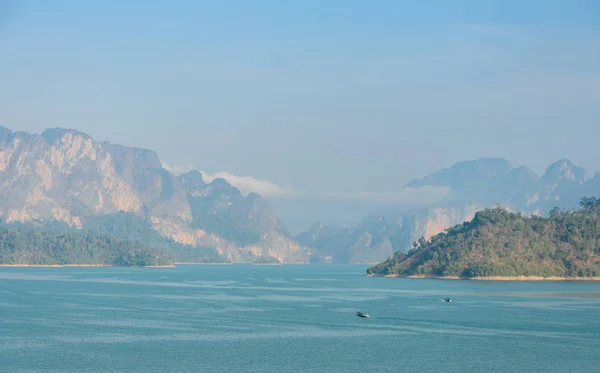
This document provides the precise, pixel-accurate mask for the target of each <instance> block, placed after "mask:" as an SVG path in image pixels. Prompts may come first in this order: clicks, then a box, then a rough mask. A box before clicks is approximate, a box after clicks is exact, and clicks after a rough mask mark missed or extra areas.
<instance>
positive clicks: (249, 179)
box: [163, 163, 451, 204]
mask: <svg viewBox="0 0 600 373" xmlns="http://www.w3.org/2000/svg"><path fill="white" fill-rule="evenodd" d="M163 167H164V168H165V169H167V170H169V171H170V172H172V173H173V174H175V175H180V174H182V173H186V172H189V171H191V170H194V169H196V168H195V167H194V166H192V165H179V166H174V165H169V164H166V163H163ZM199 172H200V173H201V174H202V178H203V179H204V181H205V182H206V183H211V182H212V181H213V180H215V179H217V178H221V179H225V180H226V181H227V182H228V183H229V184H231V185H233V186H234V187H236V188H238V189H239V190H240V192H242V194H244V195H248V194H250V193H258V194H260V195H261V196H263V197H265V198H280V199H283V198H286V199H299V200H302V199H304V200H339V201H364V202H378V203H410V204H427V203H434V202H439V201H442V200H447V199H448V198H449V196H450V193H451V190H450V188H447V187H432V186H424V187H420V188H402V189H400V190H398V191H389V192H368V191H346V192H326V193H307V192H303V191H299V190H296V189H294V188H293V187H292V186H290V185H286V186H280V185H277V184H275V183H273V182H271V181H268V180H260V179H257V178H255V177H253V176H239V175H234V174H232V173H229V172H216V173H214V174H209V173H207V172H204V171H199Z"/></svg>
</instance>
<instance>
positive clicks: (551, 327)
mask: <svg viewBox="0 0 600 373" xmlns="http://www.w3.org/2000/svg"><path fill="white" fill-rule="evenodd" d="M365 268H366V267H365V266H351V265H347V266H344V265H314V266H301V265H284V266H251V265H233V266H227V265H224V266H210V265H206V266H200V265H199V266H194V265H185V266H178V267H177V268H175V269H168V268H166V269H160V268H156V269H127V268H6V267H5V268H0V371H1V372H11V373H13V372H28V373H33V372H73V373H86V372H111V373H117V372H136V373H137V372H140V373H141V372H144V373H148V372H161V373H163V372H261V373H269V372H278V373H281V372H323V373H328V372H344V373H347V372H445V373H455V372H456V373H458V372H594V373H597V372H598V371H600V284H599V283H593V282H579V283H574V282H543V283H541V282H524V283H519V282H479V281H447V280H446V281H444V280H415V279H412V280H411V279H388V278H371V277H363V276H361V275H362V274H363V273H364V270H365ZM447 296H449V297H451V298H452V299H453V302H452V303H445V302H442V301H441V299H442V298H444V297H447ZM356 311H363V312H367V313H369V314H370V315H371V316H372V317H371V318H370V319H361V318H358V317H356V316H355V312H356Z"/></svg>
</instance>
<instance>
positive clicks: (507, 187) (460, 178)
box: [296, 158, 600, 261]
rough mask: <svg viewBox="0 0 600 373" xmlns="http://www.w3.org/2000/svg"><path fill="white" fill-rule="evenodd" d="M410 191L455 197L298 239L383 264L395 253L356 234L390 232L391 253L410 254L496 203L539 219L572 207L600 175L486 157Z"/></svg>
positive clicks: (317, 229)
mask: <svg viewBox="0 0 600 373" xmlns="http://www.w3.org/2000/svg"><path fill="white" fill-rule="evenodd" d="M406 187H407V188H415V189H418V188H422V187H446V188H449V189H450V191H451V193H450V196H449V197H448V199H447V200H446V201H444V202H441V203H437V204H433V205H425V206H422V207H420V208H416V209H411V210H410V211H402V212H400V213H398V214H397V215H393V214H392V215H390V214H387V215H386V216H380V221H381V224H382V225H383V226H384V227H382V226H376V227H372V228H369V229H367V230H361V228H359V227H364V224H363V223H361V224H359V225H358V226H357V227H354V228H346V229H344V230H340V229H336V228H335V227H327V226H323V225H318V226H312V227H311V228H309V230H308V231H307V232H304V233H301V234H299V235H297V236H296V239H297V240H298V241H299V242H300V243H302V244H303V245H306V246H309V247H311V248H314V249H315V250H318V251H319V252H320V253H321V254H323V255H325V256H329V257H331V258H328V259H329V260H332V261H336V258H352V257H354V255H355V254H356V255H358V256H357V257H356V258H358V257H365V255H363V254H361V253H371V256H370V258H373V257H375V258H378V259H379V261H382V260H384V259H385V258H386V257H389V256H390V255H391V253H390V252H389V251H386V250H383V249H382V246H381V245H380V244H378V245H379V246H377V245H375V244H373V243H371V242H369V241H368V240H363V241H360V244H358V242H359V241H358V237H359V236H360V235H358V234H357V232H361V233H360V234H361V235H363V237H367V236H368V235H373V236H376V235H378V234H379V235H381V232H386V233H385V237H386V240H387V242H389V243H390V244H391V250H392V251H406V250H408V249H409V248H410V247H411V246H412V243H413V242H415V241H417V240H418V239H419V238H420V237H424V238H425V239H429V238H430V237H432V236H434V235H436V234H438V233H440V232H444V231H445V230H446V229H448V228H450V227H452V226H454V225H456V224H461V223H462V222H464V221H469V220H471V219H473V217H474V216H475V213H476V212H477V211H480V210H483V209H485V208H489V207H494V206H496V205H498V206H502V207H504V208H507V209H508V210H511V211H515V212H521V213H524V214H535V215H544V214H548V213H549V211H550V210H551V209H552V208H554V207H559V208H562V209H565V208H574V207H576V206H577V204H578V202H579V200H580V198H581V197H582V196H586V195H597V194H599V193H600V174H596V175H595V176H594V177H593V178H591V179H588V178H587V177H586V173H585V171H584V170H583V169H581V168H580V167H577V166H575V165H574V164H573V163H571V162H570V161H569V160H567V159H562V160H559V161H557V162H555V163H553V164H551V165H550V166H549V167H548V168H547V170H546V172H545V173H544V174H543V175H542V176H541V177H540V176H539V175H537V174H536V173H535V172H533V171H532V170H530V169H529V168H527V167H516V168H513V166H512V165H511V164H510V163H509V162H508V161H507V160H505V159H503V158H482V159H478V160H471V161H465V162H460V163H457V164H455V165H453V166H451V167H449V168H445V169H442V170H439V171H437V172H434V173H432V174H430V175H427V176H425V177H424V178H422V179H414V180H412V181H410V182H409V183H408V184H407V185H406ZM370 219H372V217H371V218H370ZM377 242H379V241H377ZM332 253H334V254H335V255H332ZM344 260H346V259H344Z"/></svg>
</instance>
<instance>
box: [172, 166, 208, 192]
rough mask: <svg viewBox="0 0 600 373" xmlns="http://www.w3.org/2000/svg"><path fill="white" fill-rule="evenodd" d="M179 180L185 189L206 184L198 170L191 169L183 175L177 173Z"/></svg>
mask: <svg viewBox="0 0 600 373" xmlns="http://www.w3.org/2000/svg"><path fill="white" fill-rule="evenodd" d="M179 180H180V181H181V183H182V185H183V187H184V188H186V189H190V188H202V187H203V186H205V185H206V183H205V182H204V178H203V177H202V173H200V171H196V170H191V171H189V172H187V173H185V174H183V175H179Z"/></svg>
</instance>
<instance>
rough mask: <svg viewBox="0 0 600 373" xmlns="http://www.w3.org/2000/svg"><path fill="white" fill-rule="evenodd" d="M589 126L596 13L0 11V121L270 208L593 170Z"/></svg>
mask: <svg viewBox="0 0 600 373" xmlns="http://www.w3.org/2000/svg"><path fill="white" fill-rule="evenodd" d="M598 118H600V2H598V1H596V0H587V1H586V0H572V1H563V0H561V1H558V0H544V1H541V0H540V1H538V0H528V1H514V0H503V1H492V0H462V1H461V0H456V1H444V0H438V1H434V0H423V1H400V0H396V1H391V0H390V1H383V0H370V1H350V0H346V1H341V0H329V1H322V0H319V1H317V0H302V1H292V0H290V1H266V0H253V1H243V0H239V1H227V0H223V1H200V0H198V1H192V0H179V1H178V0H173V1H168V2H167V1H152V0H151V1H137V0H131V1H126V2H125V1H115V0H106V1H95V0H89V1H77V0H72V1H63V0H56V1H52V2H49V1H43V0H39V1H29V0H21V1H17V0H0V124H1V125H3V126H6V127H8V128H10V129H12V130H21V131H27V132H41V131H42V130H44V129H45V128H50V127H64V128H75V129H78V130H80V131H83V132H86V133H88V134H90V135H91V136H93V137H94V138H95V139H97V140H108V141H110V142H113V143H119V144H124V145H130V146H137V147H143V148H149V149H152V150H155V151H157V153H158V154H159V157H160V158H161V160H162V161H163V162H164V164H165V166H166V167H168V168H170V169H171V170H173V171H174V172H180V171H184V170H187V169H191V168H193V169H198V170H201V171H202V172H203V173H204V175H205V177H206V178H207V179H208V180H211V179H212V178H214V177H225V178H227V179H228V180H230V181H233V182H234V184H236V185H237V186H239V187H240V189H242V190H243V191H247V192H248V191H257V192H259V193H261V194H263V195H264V196H265V197H267V198H269V199H270V200H275V199H280V200H281V199H297V200H302V201H303V202H301V203H308V202H306V201H308V200H311V201H313V202H312V203H316V204H318V203H320V202H315V201H325V200H327V201H329V200H340V201H345V203H346V202H353V201H354V202H357V203H358V202H361V203H362V202H365V201H366V202H370V203H388V202H390V203H391V202H398V201H406V200H414V199H415V198H417V199H418V198H437V197H436V196H437V195H438V194H439V191H422V192H423V193H422V194H419V195H418V196H417V195H416V194H415V193H416V192H415V191H410V190H409V191H407V190H404V189H403V186H404V185H405V184H406V183H407V182H408V181H410V180H411V179H413V178H417V177H423V176H425V175H426V174H429V173H431V172H434V171H436V170H438V169H440V168H444V167H449V166H451V165H452V164H454V163H456V162H459V161H463V160H468V159H477V158H481V157H504V158H506V159H508V160H509V161H510V162H511V163H512V164H513V165H515V166H521V165H524V166H528V167H530V168H532V169H533V170H534V171H536V172H538V173H542V172H543V171H544V169H545V168H546V167H547V166H548V165H549V164H550V163H552V162H553V161H556V160H558V159H562V158H569V159H570V160H571V161H573V162H574V163H576V164H577V165H579V166H581V167H583V168H585V169H586V170H588V172H590V173H594V172H596V171H600V147H598V146H597V144H598V139H599V138H600V123H599V121H598ZM417 194H418V193H417ZM279 203H282V204H284V202H281V201H279ZM285 203H288V202H287V201H286V202H285Z"/></svg>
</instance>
